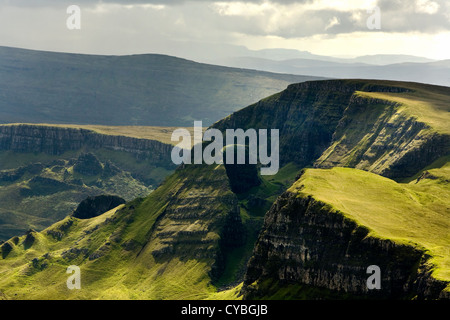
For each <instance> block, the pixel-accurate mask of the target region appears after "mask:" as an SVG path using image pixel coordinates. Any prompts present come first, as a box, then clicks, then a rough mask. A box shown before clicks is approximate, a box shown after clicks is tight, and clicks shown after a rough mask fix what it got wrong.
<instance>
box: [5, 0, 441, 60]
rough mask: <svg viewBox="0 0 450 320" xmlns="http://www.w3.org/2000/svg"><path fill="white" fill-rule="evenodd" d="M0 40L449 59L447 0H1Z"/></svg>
mask: <svg viewBox="0 0 450 320" xmlns="http://www.w3.org/2000/svg"><path fill="white" fill-rule="evenodd" d="M70 5H77V6H78V7H79V8H80V19H79V21H80V25H79V26H80V29H69V28H68V26H67V20H68V19H72V18H74V16H73V15H72V14H73V11H71V12H69V13H67V8H68V7H69V6H70ZM377 8H379V11H377ZM70 21H72V22H73V21H75V20H70ZM0 45H3V46H11V47H20V48H29V49H37V50H46V51H59V52H74V53H89V54H108V55H124V54H141V53H163V54H170V55H175V56H180V57H186V58H191V59H194V60H195V58H196V57H198V58H199V59H198V60H201V59H200V56H202V57H204V56H208V55H210V56H214V55H220V54H224V52H229V51H230V50H231V51H233V50H235V49H236V48H243V47H246V48H247V49H250V50H261V49H267V48H284V49H296V50H300V51H309V52H311V53H314V54H319V55H327V56H336V57H355V56H361V55H372V54H408V55H416V56H422V57H427V58H431V59H438V60H442V59H450V1H448V0H347V1H344V0H340V1H336V0H299V1H296V0H262V1H259V0H244V1H234V0H223V1H207V0H166V1H163V0H140V1H139V0H130V1H121V0H104V1H97V0H95V1H94V0H78V1H77V0H71V1H70V2H68V1H66V0H62V1H61V0H59V1H50V0H28V1H25V0H0ZM239 46H240V47H239ZM231 51H230V52H231ZM233 52H235V51H233ZM211 58H213V57H211Z"/></svg>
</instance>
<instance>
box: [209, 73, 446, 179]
mask: <svg viewBox="0 0 450 320" xmlns="http://www.w3.org/2000/svg"><path fill="white" fill-rule="evenodd" d="M428 90H431V92H432V96H431V99H430V98H429V100H426V99H424V100H423V103H424V104H428V105H433V103H434V102H435V101H438V103H441V99H445V97H448V96H449V95H450V90H449V89H448V88H445V87H437V86H426V85H419V84H414V83H402V82H389V81H375V80H326V81H311V82H304V83H299V84H294V85H290V86H289V87H288V88H287V89H286V90H285V91H283V92H281V93H279V94H276V95H274V96H271V97H269V98H266V99H263V100H261V101H260V102H258V103H256V104H254V105H251V106H249V107H247V108H245V109H242V110H240V111H238V112H235V113H233V114H232V115H230V116H229V117H227V118H225V119H224V120H222V121H219V122H217V123H216V124H214V127H216V128H218V129H220V130H222V131H225V130H226V129H227V128H243V129H249V128H267V129H269V128H270V129H278V130H279V136H280V150H282V152H280V164H281V165H284V164H287V163H289V162H294V163H296V164H298V165H299V166H300V167H304V166H311V165H313V164H314V165H315V166H316V167H323V168H327V167H333V166H350V167H357V168H361V169H364V170H368V171H372V172H375V173H378V174H382V175H385V176H389V177H392V178H395V179H401V178H406V177H409V176H411V175H414V174H415V173H416V172H417V171H418V170H420V169H421V168H423V167H425V166H426V165H428V164H429V163H431V162H432V161H434V160H436V159H437V158H439V157H440V156H443V155H446V154H447V153H448V152H449V151H450V148H449V141H450V133H449V132H448V130H437V128H435V126H434V125H435V123H434V122H433V121H427V119H424V118H423V117H422V116H421V115H423V114H424V113H425V112H428V110H426V109H423V108H420V107H421V106H417V105H416V104H415V103H416V102H417V101H421V100H420V98H418V97H420V96H421V95H426V94H427V92H428ZM430 95H431V94H430ZM433 99H435V100H433ZM421 102H422V101H421ZM442 103H445V102H442ZM429 109H433V110H434V111H433V110H430V113H436V114H439V116H442V117H443V119H447V118H448V112H447V111H445V110H440V109H439V108H433V107H429ZM436 110H437V112H436ZM442 121H444V120H442Z"/></svg>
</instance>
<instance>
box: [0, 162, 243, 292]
mask: <svg viewBox="0 0 450 320" xmlns="http://www.w3.org/2000/svg"><path fill="white" fill-rule="evenodd" d="M198 197H203V199H204V201H203V203H202V205H200V206H199V204H198V202H197V201H196V200H197V198H198ZM233 197H234V195H233V194H232V193H231V191H230V190H229V187H228V182H227V179H226V176H225V172H224V168H223V166H218V167H207V166H191V167H190V168H188V169H186V170H177V171H176V172H175V173H174V174H173V175H172V176H170V177H169V178H167V180H166V181H165V183H164V184H163V185H162V186H161V187H160V188H158V189H157V190H156V191H154V192H153V193H151V194H150V195H149V196H148V197H147V198H146V199H145V200H144V199H137V200H135V201H132V202H129V203H127V204H126V206H125V207H123V208H118V209H119V210H112V211H110V212H108V213H105V214H103V215H101V216H98V217H96V218H92V219H87V220H80V219H76V218H73V217H67V218H65V219H64V220H62V221H61V222H59V223H56V224H54V225H53V226H51V227H49V228H48V229H46V230H43V231H42V232H40V233H33V238H34V241H33V242H32V243H31V244H29V243H28V244H27V241H26V236H22V237H20V238H13V239H10V240H9V241H8V242H7V243H8V244H9V245H11V247H12V250H11V251H10V252H6V253H5V251H4V248H5V244H3V247H2V259H0V291H1V292H2V293H3V294H5V295H6V297H7V298H12V299H21V298H27V299H44V298H45V299H80V298H81V299H208V298H217V299H219V298H238V297H237V295H238V291H236V290H237V289H230V290H228V291H227V290H225V291H220V292H219V291H218V288H217V287H216V286H214V285H213V284H212V282H211V272H212V269H213V266H214V265H215V264H216V260H217V259H218V257H219V255H220V250H219V252H218V251H217V250H218V249H219V248H220V247H221V246H223V245H224V244H222V245H220V246H219V240H221V239H222V240H221V241H225V240H226V237H227V236H226V235H224V231H223V230H224V228H225V226H226V225H227V222H226V221H227V219H226V217H227V216H228V215H230V214H231V212H233V210H234V209H233V206H234V205H233V202H234V200H233V199H234V198H233ZM225 199H228V200H225ZM235 204H237V201H236V202H235ZM181 207H186V208H187V209H188V210H185V211H182V210H181V209H180V208H181ZM186 214H187V215H186ZM180 224H181V225H182V226H183V225H184V227H181V228H177V226H178V227H179V226H180ZM196 227H198V228H199V229H204V230H207V232H203V231H201V230H198V229H197V230H196ZM230 227H231V226H230V225H228V228H230ZM55 235H57V236H55ZM189 236H191V237H189ZM186 240H189V241H186ZM164 247H166V248H167V247H169V248H168V249H167V250H168V251H167V252H169V253H170V254H169V255H168V256H167V255H166V254H165V251H164V250H161V249H163V248H164ZM193 253H195V255H194V254H193ZM33 259H37V260H33ZM33 261H34V262H33ZM69 265H78V266H80V268H81V274H82V290H74V291H70V290H68V289H67V287H66V279H67V275H66V273H65V270H66V268H67V267H68V266H69ZM42 288H46V289H45V290H42Z"/></svg>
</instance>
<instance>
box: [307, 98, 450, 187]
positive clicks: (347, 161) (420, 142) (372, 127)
mask: <svg viewBox="0 0 450 320" xmlns="http://www.w3.org/2000/svg"><path fill="white" fill-rule="evenodd" d="M388 99H389V98H388V97H387V99H379V98H374V97H372V96H371V95H370V93H366V92H358V93H356V94H354V95H352V97H351V98H350V101H349V104H348V106H347V108H346V109H345V111H344V113H343V116H342V118H341V119H340V121H339V123H338V125H337V127H336V129H335V132H334V133H333V139H332V141H331V144H330V147H328V149H327V150H325V151H324V152H323V154H322V155H321V157H320V158H319V159H317V160H316V161H315V163H314V164H315V166H316V167H319V168H332V167H335V166H345V167H352V168H358V169H362V170H367V171H370V172H374V173H377V174H380V175H383V176H386V177H390V178H393V179H401V178H405V177H409V176H412V175H414V174H416V173H417V172H418V171H419V170H421V169H422V168H423V167H425V166H426V165H428V164H430V163H432V162H433V161H434V160H436V159H437V158H439V157H442V156H445V155H446V154H448V153H449V152H450V135H449V134H447V133H442V132H440V133H438V132H436V130H433V128H432V126H431V125H430V124H427V123H426V122H424V121H423V120H422V121H421V120H419V119H417V117H414V116H413V115H411V113H409V112H407V107H405V105H404V104H402V103H400V102H397V101H395V99H394V98H392V99H390V100H388Z"/></svg>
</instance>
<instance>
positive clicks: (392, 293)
mask: <svg viewBox="0 0 450 320" xmlns="http://www.w3.org/2000/svg"><path fill="white" fill-rule="evenodd" d="M428 258H429V257H428V256H427V254H426V253H425V252H424V251H423V250H421V249H420V248H417V247H412V246H409V245H405V244H398V243H395V242H393V241H391V240H389V239H379V238H376V237H372V236H368V229H367V228H365V227H363V226H360V225H357V223H356V222H355V221H353V220H351V219H349V218H347V217H345V216H344V215H343V214H341V213H340V212H338V211H336V210H334V209H332V208H331V207H330V206H329V205H326V204H325V203H322V202H320V201H317V200H315V199H314V198H313V197H311V196H299V195H297V194H294V193H291V192H285V193H284V194H283V195H282V196H280V197H279V198H278V199H277V201H276V202H275V203H274V205H273V206H272V208H271V209H270V211H269V212H268V213H267V214H266V217H265V221H264V227H263V231H262V232H261V234H260V236H259V239H258V241H257V244H256V247H255V249H254V253H253V256H252V258H251V260H250V262H249V264H248V270H247V274H246V276H245V281H244V287H243V293H244V296H245V298H247V299H255V298H265V297H274V296H275V297H276V296H277V294H278V293H279V292H280V291H282V290H283V289H284V288H286V287H290V290H291V292H293V293H294V296H291V298H294V299H295V298H300V297H301V296H302V293H304V292H308V295H307V297H308V299H330V298H338V299H345V298H357V299H374V298H380V299H411V298H416V299H438V298H448V296H447V295H448V294H446V293H445V292H444V291H443V290H444V288H445V287H446V286H447V285H448V283H445V282H442V281H438V280H436V279H434V278H433V277H432V276H431V275H430V270H429V264H427V261H428ZM371 265H376V266H379V267H380V270H381V287H380V289H369V288H368V286H367V279H368V278H369V276H370V274H368V273H367V268H368V267H369V266H371ZM311 288H313V289H311ZM295 292H296V294H297V296H295Z"/></svg>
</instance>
